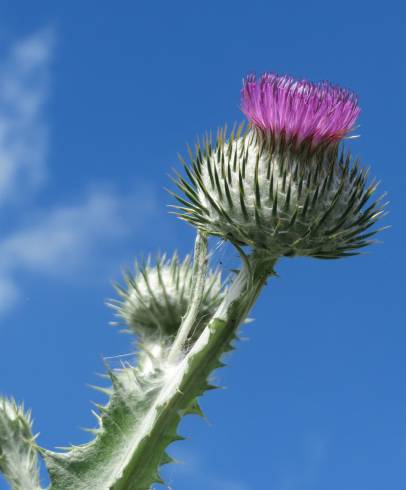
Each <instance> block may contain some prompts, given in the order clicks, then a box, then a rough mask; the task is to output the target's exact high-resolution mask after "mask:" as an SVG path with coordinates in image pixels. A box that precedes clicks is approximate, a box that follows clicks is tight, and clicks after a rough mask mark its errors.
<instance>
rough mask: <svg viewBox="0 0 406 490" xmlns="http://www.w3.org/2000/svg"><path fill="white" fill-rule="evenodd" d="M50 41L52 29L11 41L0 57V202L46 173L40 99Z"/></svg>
mask: <svg viewBox="0 0 406 490" xmlns="http://www.w3.org/2000/svg"><path fill="white" fill-rule="evenodd" d="M53 45H54V35H53V32H52V30H50V29H46V30H41V31H39V32H37V33H35V34H33V35H32V36H30V37H28V38H25V39H23V40H20V41H18V42H16V43H15V44H14V45H13V46H12V47H11V49H10V50H9V53H8V54H7V55H6V56H5V59H4V61H2V62H0V203H4V202H5V201H16V200H17V199H19V198H21V196H27V193H28V194H31V193H32V192H33V191H34V190H36V189H37V188H38V187H39V185H40V184H41V183H42V182H43V181H44V179H45V176H46V169H45V162H46V155H47V148H48V128H47V124H46V122H45V118H44V111H43V109H44V105H45V103H46V101H47V97H48V93H49V69H50V61H51V58H52V51H53Z"/></svg>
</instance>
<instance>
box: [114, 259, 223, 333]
mask: <svg viewBox="0 0 406 490" xmlns="http://www.w3.org/2000/svg"><path fill="white" fill-rule="evenodd" d="M134 269H135V272H134V273H131V272H127V273H126V274H125V276H124V280H125V285H126V287H125V288H123V287H121V286H119V285H118V286H117V287H116V290H117V292H118V294H119V296H121V298H122V299H121V300H119V301H117V300H112V301H110V303H109V304H110V306H111V307H112V308H113V309H114V310H115V311H116V314H117V316H118V317H120V318H121V320H122V321H124V324H126V325H127V327H128V330H127V331H128V332H131V333H134V334H135V335H138V337H139V338H140V339H141V340H142V341H145V340H147V339H154V340H157V339H161V340H162V341H163V342H168V341H170V340H173V337H174V336H175V335H176V333H177V331H178V330H179V327H180V324H181V323H182V317H183V316H184V315H185V313H186V311H187V308H188V305H189V303H190V299H191V297H190V296H191V291H192V281H193V269H192V263H191V257H190V256H189V255H187V256H186V257H185V258H184V260H183V261H180V260H179V257H178V255H177V254H176V253H175V254H174V255H173V257H172V258H171V259H167V258H166V256H165V255H163V256H158V257H157V260H156V264H155V265H154V266H152V265H151V258H150V257H149V258H148V260H147V262H146V263H145V264H142V265H140V264H138V263H137V262H136V263H135V267H134ZM223 296H224V291H223V288H222V280H221V272H220V271H219V270H215V271H210V272H209V273H208V274H207V279H206V281H205V289H204V292H203V298H202V304H201V309H200V311H199V315H198V318H197V319H196V323H198V324H200V325H202V324H203V323H204V319H205V318H209V317H210V316H212V315H213V313H214V311H215V310H216V308H217V307H218V305H219V304H220V302H221V300H222V298H223ZM197 332H198V328H197V329H196V332H194V335H197Z"/></svg>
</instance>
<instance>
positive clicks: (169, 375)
mask: <svg viewBox="0 0 406 490" xmlns="http://www.w3.org/2000/svg"><path fill="white" fill-rule="evenodd" d="M199 240H200V239H199ZM199 240H198V241H199ZM204 243H205V242H204V237H203V242H202V244H203V248H202V249H201V250H202V251H203V252H204V250H205V248H204ZM197 256H198V257H200V255H199V254H197ZM275 262H276V260H275V261H274V260H273V261H270V262H268V263H264V261H263V260H261V257H257V256H255V254H254V255H252V256H250V257H248V258H247V260H246V261H244V264H243V267H242V268H241V270H240V272H239V273H238V275H237V277H236V278H235V279H234V282H233V284H232V285H231V286H230V288H229V289H228V291H227V293H226V295H225V297H224V299H223V301H222V303H221V305H220V306H219V308H218V309H217V311H216V313H215V314H214V316H213V318H212V319H211V320H210V321H209V322H208V323H207V325H206V326H205V328H204V330H203V332H202V333H201V335H200V336H199V337H198V339H197V340H196V342H195V343H194V344H193V346H192V348H191V349H190V350H189V351H188V352H187V353H186V354H185V355H184V357H183V358H182V359H180V360H177V361H176V362H175V363H168V361H167V359H163V362H162V366H161V370H160V372H161V373H162V377H160V376H159V377H158V378H157V377H156V374H154V373H152V374H150V379H149V378H147V377H141V378H137V376H138V375H137V372H136V371H135V370H134V369H133V368H131V367H129V368H124V369H123V370H122V371H121V373H117V375H115V374H114V373H111V377H112V381H113V387H114V393H113V395H112V396H111V398H110V401H109V403H108V404H107V405H106V406H105V407H101V426H100V429H99V430H98V432H97V435H96V438H95V439H94V440H92V441H91V442H89V443H88V444H85V445H82V446H79V447H73V448H72V449H71V450H70V451H69V452H67V453H62V454H61V453H55V452H51V451H44V456H45V460H46V464H47V468H48V470H49V473H50V477H51V481H52V485H51V490H72V488H74V489H75V490H89V489H90V488H91V489H93V488H94V489H97V490H129V489H134V490H135V489H137V490H150V489H151V485H152V484H153V483H154V482H161V480H160V478H159V467H160V465H162V464H164V463H166V462H168V460H170V457H169V456H168V455H167V454H166V452H165V451H166V448H167V446H168V445H169V444H171V443H172V442H174V441H175V440H178V439H179V436H178V435H177V428H178V425H179V422H180V420H181V418H182V417H183V416H184V415H187V414H189V413H200V409H199V406H198V402H197V399H198V398H199V397H200V396H201V395H202V394H203V393H204V392H205V391H206V390H208V389H210V388H212V387H211V386H210V385H209V383H208V381H207V380H208V377H209V375H210V374H211V373H212V372H213V371H214V370H215V369H217V368H219V367H221V366H222V363H221V356H222V354H224V353H225V352H228V351H229V350H230V345H231V342H232V341H233V340H234V339H235V338H236V331H237V328H238V326H239V325H240V323H241V322H242V321H243V320H244V319H245V318H246V315H247V314H248V311H249V310H250V308H251V307H252V305H253V304H254V303H255V301H256V299H257V297H258V295H259V293H260V291H261V289H262V287H263V286H264V285H265V283H266V280H267V278H268V277H269V275H270V274H272V272H273V265H274V263H275ZM197 263H199V260H197V261H196V264H197ZM187 316H188V315H187Z"/></svg>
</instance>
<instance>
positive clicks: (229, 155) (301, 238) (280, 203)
mask: <svg viewBox="0 0 406 490" xmlns="http://www.w3.org/2000/svg"><path fill="white" fill-rule="evenodd" d="M241 133H242V127H240V128H239V130H238V132H237V134H235V131H234V130H233V131H232V133H231V134H230V136H229V137H228V138H227V135H226V130H220V131H219V132H218V139H217V142H216V143H215V145H214V146H212V140H211V137H206V138H205V139H204V141H203V144H197V145H196V152H195V154H192V153H191V152H189V153H190V157H191V163H190V166H189V165H187V164H185V169H186V173H187V175H188V178H189V182H188V181H187V180H186V179H184V178H183V177H182V176H178V180H177V185H178V187H179V188H180V189H181V191H182V192H183V193H184V196H176V197H177V198H178V200H179V201H180V203H181V206H179V214H180V216H181V217H182V218H183V219H185V220H187V221H189V222H190V223H192V224H193V225H195V226H197V227H198V228H199V229H201V230H204V231H205V232H207V233H209V234H211V235H216V236H219V237H222V238H224V239H228V240H230V241H231V242H233V243H235V244H238V245H249V246H251V247H252V248H253V249H255V250H256V251H257V252H261V253H264V254H265V255H271V256H273V257H278V256H283V255H285V256H293V255H305V256H313V257H318V258H338V257H344V256H348V255H354V254H355V253H356V251H357V249H359V248H362V247H365V246H366V245H368V244H369V243H371V241H370V237H371V236H372V235H374V234H375V233H377V231H378V230H375V231H372V232H369V231H367V230H369V228H370V227H371V226H372V225H374V223H375V222H376V221H377V220H378V217H379V216H380V215H381V213H382V208H381V206H380V200H379V199H378V200H376V201H374V202H372V203H369V200H370V197H371V196H372V195H373V194H374V192H375V190H376V186H377V185H376V183H374V182H372V183H371V184H369V185H368V184H367V171H366V170H364V169H362V168H360V166H359V163H358V162H352V161H351V158H350V156H349V155H347V154H345V153H340V152H339V150H338V146H337V145H335V144H331V143H330V142H329V143H328V144H320V145H318V146H316V147H312V145H311V142H306V141H305V142H303V143H302V144H300V145H298V144H296V143H295V142H294V141H292V140H290V141H289V142H287V141H285V139H284V138H283V136H281V137H278V138H275V137H273V136H272V134H267V135H265V134H264V133H262V132H261V131H260V130H258V129H254V128H252V129H250V128H248V130H246V131H245V132H244V133H243V134H241Z"/></svg>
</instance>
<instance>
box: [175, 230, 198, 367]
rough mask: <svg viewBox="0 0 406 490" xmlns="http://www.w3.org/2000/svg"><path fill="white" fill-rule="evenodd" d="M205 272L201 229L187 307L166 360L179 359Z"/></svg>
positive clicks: (194, 312) (191, 322) (193, 316)
mask: <svg viewBox="0 0 406 490" xmlns="http://www.w3.org/2000/svg"><path fill="white" fill-rule="evenodd" d="M206 272H207V235H206V234H205V233H202V232H201V231H198V232H197V235H196V241H195V251H194V259H193V272H192V274H193V275H192V294H191V298H190V304H189V308H188V310H187V312H186V314H185V316H184V317H183V318H182V323H181V326H180V328H179V330H178V333H177V335H176V338H175V340H174V342H173V344H172V347H171V350H170V352H169V355H168V362H170V363H172V362H175V361H176V360H177V359H179V357H180V355H181V354H182V352H183V346H184V344H185V342H186V340H187V338H188V336H189V333H190V331H191V329H192V328H193V325H194V324H195V321H196V317H197V315H198V313H199V310H200V306H201V303H202V300H203V295H204V286H205V279H206Z"/></svg>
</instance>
